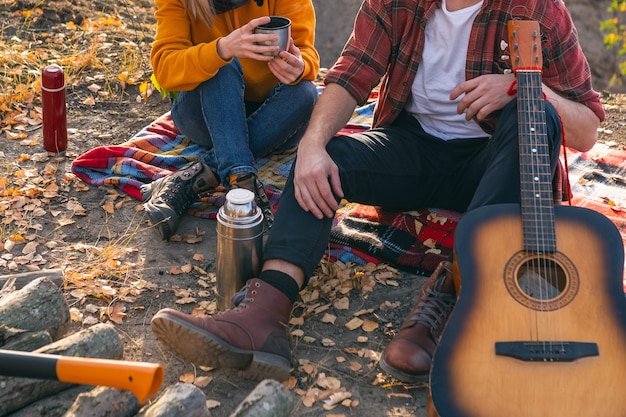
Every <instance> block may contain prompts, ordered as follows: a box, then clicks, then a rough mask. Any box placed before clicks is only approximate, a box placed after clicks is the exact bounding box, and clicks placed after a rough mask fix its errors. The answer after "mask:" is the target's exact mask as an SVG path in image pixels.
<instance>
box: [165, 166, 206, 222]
mask: <svg viewBox="0 0 626 417" xmlns="http://www.w3.org/2000/svg"><path fill="white" fill-rule="evenodd" d="M185 174H187V175H189V174H188V173H183V175H185ZM159 198H160V199H161V200H162V201H163V202H164V203H165V204H167V205H168V206H170V207H171V208H172V209H173V210H174V211H175V212H176V213H177V214H183V213H184V212H185V210H187V208H189V205H191V204H192V203H193V202H194V201H196V200H197V199H198V194H197V193H196V192H195V191H194V190H193V185H192V184H191V181H183V180H181V179H180V177H178V176H174V177H173V178H172V179H171V180H169V181H168V179H166V180H165V184H164V185H163V190H162V193H161V194H159Z"/></svg>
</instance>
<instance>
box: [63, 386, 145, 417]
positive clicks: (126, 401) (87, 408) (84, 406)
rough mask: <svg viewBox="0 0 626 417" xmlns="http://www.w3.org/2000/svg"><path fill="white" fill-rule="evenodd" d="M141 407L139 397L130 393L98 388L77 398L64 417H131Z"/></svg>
mask: <svg viewBox="0 0 626 417" xmlns="http://www.w3.org/2000/svg"><path fill="white" fill-rule="evenodd" d="M139 407H140V404H139V401H137V397H135V395H134V394H133V393H132V392H130V391H125V390H121V389H118V388H111V387H96V388H94V389H93V390H91V391H89V392H85V393H82V394H80V395H79V396H78V397H76V401H74V404H72V406H71V407H70V409H69V410H67V413H65V414H64V415H63V417H131V416H134V415H135V414H137V411H139Z"/></svg>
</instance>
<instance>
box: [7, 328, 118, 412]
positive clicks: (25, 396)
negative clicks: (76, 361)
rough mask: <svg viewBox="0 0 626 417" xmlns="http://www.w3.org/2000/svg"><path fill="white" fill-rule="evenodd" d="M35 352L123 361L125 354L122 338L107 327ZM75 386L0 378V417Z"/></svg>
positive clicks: (91, 329) (90, 330)
mask: <svg viewBox="0 0 626 417" xmlns="http://www.w3.org/2000/svg"><path fill="white" fill-rule="evenodd" d="M34 352H35V353H47V354H52V355H65V356H79V357H86V358H102V359H121V358H122V356H123V353H124V351H123V344H122V340H121V339H120V336H119V334H118V333H117V331H116V330H115V328H114V327H113V326H111V325H107V324H96V325H95V326H93V327H90V328H88V329H85V330H82V331H80V332H78V333H74V334H73V335H71V336H68V337H65V338H63V339H60V340H58V341H56V342H54V343H51V344H49V345H46V346H44V347H42V348H40V349H37V350H35V351H34ZM72 386H74V385H73V384H68V383H65V382H60V381H53V380H40V379H31V378H14V377H2V376H0V387H2V389H1V390H0V416H5V415H7V414H8V413H10V412H12V411H15V410H18V409H20V408H21V407H24V406H25V405H27V404H30V403H32V402H34V401H37V400H39V399H41V398H45V397H47V396H49V395H52V394H55V393H57V392H60V391H63V390H65V389H68V388H70V387H72Z"/></svg>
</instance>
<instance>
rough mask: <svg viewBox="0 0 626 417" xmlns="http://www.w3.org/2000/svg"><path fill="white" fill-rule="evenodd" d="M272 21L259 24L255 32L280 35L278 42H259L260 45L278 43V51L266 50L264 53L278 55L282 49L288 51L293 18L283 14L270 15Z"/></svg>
mask: <svg viewBox="0 0 626 417" xmlns="http://www.w3.org/2000/svg"><path fill="white" fill-rule="evenodd" d="M270 19H271V20H270V22H269V23H266V24H264V25H260V26H257V27H256V29H255V30H254V33H263V34H269V35H278V41H277V42H259V45H278V48H279V49H278V51H276V52H265V53H263V55H268V56H276V55H278V53H279V52H280V51H286V50H287V46H288V45H289V38H290V37H291V20H289V19H288V18H286V17H282V16H270Z"/></svg>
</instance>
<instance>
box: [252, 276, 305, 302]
mask: <svg viewBox="0 0 626 417" xmlns="http://www.w3.org/2000/svg"><path fill="white" fill-rule="evenodd" d="M259 279H260V280H261V281H263V282H267V283H268V284H270V285H271V286H272V287H274V288H276V289H277V290H278V291H280V292H282V293H283V294H285V295H286V296H287V298H289V300H290V301H291V303H292V304H293V303H295V302H296V300H297V299H298V293H299V292H300V288H298V284H296V281H294V279H293V278H291V277H290V276H289V275H287V274H285V273H284V272H280V271H274V270H271V269H270V270H267V271H261V273H260V274H259Z"/></svg>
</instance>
